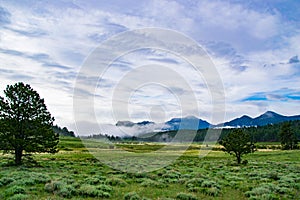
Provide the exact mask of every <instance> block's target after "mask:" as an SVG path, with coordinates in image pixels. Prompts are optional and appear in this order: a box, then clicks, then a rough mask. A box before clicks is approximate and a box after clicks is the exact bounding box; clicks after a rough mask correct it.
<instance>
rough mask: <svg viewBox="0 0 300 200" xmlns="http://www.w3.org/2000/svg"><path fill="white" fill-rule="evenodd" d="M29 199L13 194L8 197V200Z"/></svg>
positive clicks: (22, 195)
mask: <svg viewBox="0 0 300 200" xmlns="http://www.w3.org/2000/svg"><path fill="white" fill-rule="evenodd" d="M27 199H29V198H28V196H27V195H26V194H15V195H14V196H12V197H10V198H9V199H8V200H27Z"/></svg>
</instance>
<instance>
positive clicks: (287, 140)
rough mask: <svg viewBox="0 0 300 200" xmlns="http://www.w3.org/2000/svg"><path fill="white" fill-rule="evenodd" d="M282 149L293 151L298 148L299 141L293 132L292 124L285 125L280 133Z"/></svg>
mask: <svg viewBox="0 0 300 200" xmlns="http://www.w3.org/2000/svg"><path fill="white" fill-rule="evenodd" d="M279 138H280V141H281V146H282V149H285V150H288V149H289V150H292V149H297V148H298V141H297V137H296V134H295V133H294V132H293V131H292V128H291V123H290V122H286V123H283V125H282V127H281V131H280V133H279Z"/></svg>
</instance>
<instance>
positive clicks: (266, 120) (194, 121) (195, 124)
mask: <svg viewBox="0 0 300 200" xmlns="http://www.w3.org/2000/svg"><path fill="white" fill-rule="evenodd" d="M293 120H300V115H293V116H284V115H281V114H278V113H276V112H274V111H266V112H265V113H263V114H261V115H259V116H257V117H254V118H252V117H250V116H248V115H243V116H241V117H237V118H234V119H232V120H230V121H227V122H224V123H221V124H216V125H214V124H211V123H209V122H207V121H206V120H202V119H201V118H198V117H195V116H186V117H183V118H172V119H170V120H169V121H166V122H165V123H164V126H163V127H162V131H173V130H183V129H185V130H198V129H206V128H223V127H227V128H228V127H231V128H240V127H251V126H264V125H268V124H277V123H281V122H285V121H293ZM154 124H156V123H155V122H152V121H142V122H137V123H134V122H131V121H118V122H117V123H116V126H127V127H133V126H139V127H142V126H145V125H154Z"/></svg>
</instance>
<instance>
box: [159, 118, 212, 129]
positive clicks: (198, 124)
mask: <svg viewBox="0 0 300 200" xmlns="http://www.w3.org/2000/svg"><path fill="white" fill-rule="evenodd" d="M165 125H166V127H165V129H164V130H169V131H172V130H180V129H185V130H198V129H205V128H208V127H210V126H211V124H210V123H208V122H207V121H205V120H202V119H199V118H197V117H194V116H188V117H185V118H173V119H171V120H170V121H167V122H166V123H165Z"/></svg>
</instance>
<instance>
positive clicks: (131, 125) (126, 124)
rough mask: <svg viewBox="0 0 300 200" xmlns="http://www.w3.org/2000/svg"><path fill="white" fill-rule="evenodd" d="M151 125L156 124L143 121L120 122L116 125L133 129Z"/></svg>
mask: <svg viewBox="0 0 300 200" xmlns="http://www.w3.org/2000/svg"><path fill="white" fill-rule="evenodd" d="M149 124H154V122H150V121H142V122H137V123H134V122H131V121H118V122H117V123H116V126H125V127H133V126H145V125H149Z"/></svg>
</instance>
